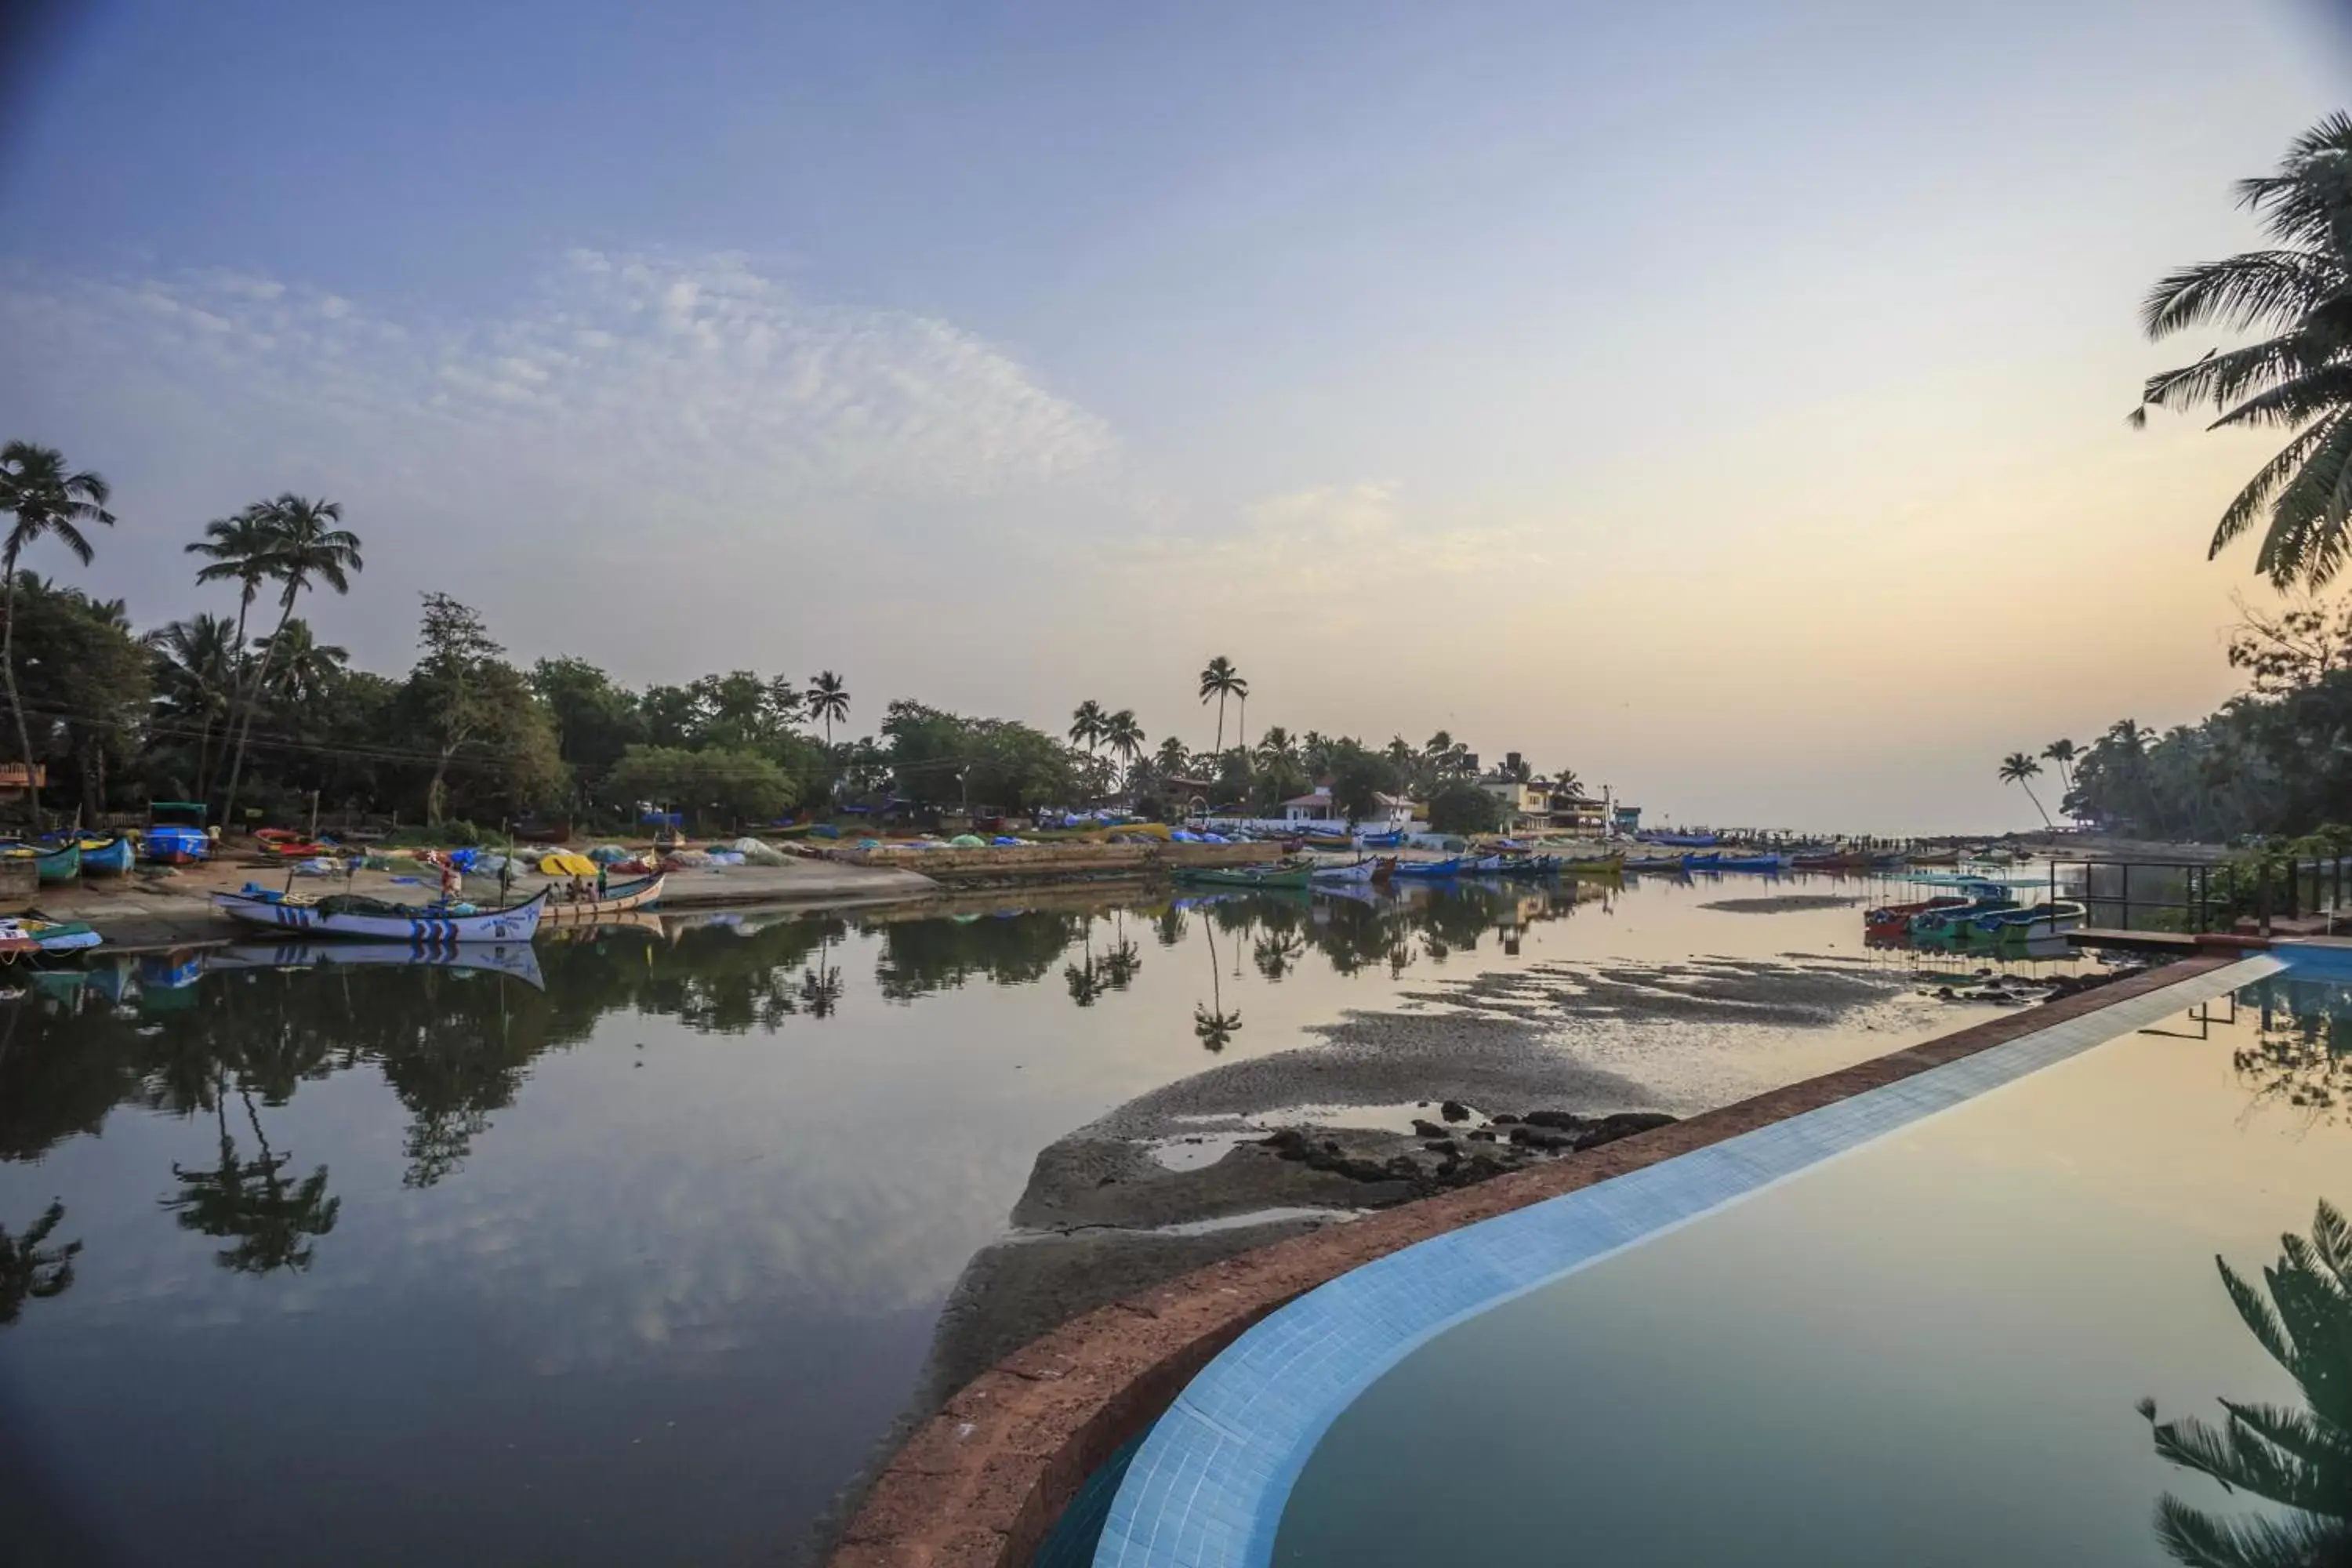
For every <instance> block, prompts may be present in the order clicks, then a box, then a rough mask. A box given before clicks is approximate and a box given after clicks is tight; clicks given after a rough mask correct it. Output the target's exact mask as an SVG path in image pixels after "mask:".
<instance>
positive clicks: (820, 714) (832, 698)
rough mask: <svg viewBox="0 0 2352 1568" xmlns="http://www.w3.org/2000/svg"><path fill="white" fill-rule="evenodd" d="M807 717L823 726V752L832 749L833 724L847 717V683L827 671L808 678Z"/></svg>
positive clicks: (818, 672)
mask: <svg viewBox="0 0 2352 1568" xmlns="http://www.w3.org/2000/svg"><path fill="white" fill-rule="evenodd" d="M808 709H809V717H810V718H812V719H814V720H817V721H820V722H822V723H823V724H824V746H825V750H827V751H831V750H832V749H833V723H834V721H835V720H836V719H846V718H848V717H849V683H848V682H846V681H845V680H843V679H841V677H839V676H838V675H835V673H834V672H833V671H831V670H829V669H821V670H819V671H817V673H816V674H814V675H813V676H811V677H809V689H808Z"/></svg>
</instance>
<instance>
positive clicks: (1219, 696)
mask: <svg viewBox="0 0 2352 1568" xmlns="http://www.w3.org/2000/svg"><path fill="white" fill-rule="evenodd" d="M1248 696H1249V682H1248V681H1246V680H1244V679H1242V672H1241V671H1240V670H1238V669H1235V668H1234V661H1233V660H1232V659H1229V658H1226V657H1225V656H1224V655H1223V654H1219V655H1218V656H1217V657H1216V658H1213V659H1211V660H1210V661H1209V663H1208V668H1205V669H1203V670H1202V671H1201V700H1202V702H1203V703H1206V702H1207V701H1208V700H1209V699H1210V698H1212V697H1213V698H1215V699H1216V700H1217V746H1216V754H1217V755H1219V756H1223V754H1224V751H1225V699H1226V698H1228V697H1241V698H1247V697H1248Z"/></svg>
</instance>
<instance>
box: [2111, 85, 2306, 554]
mask: <svg viewBox="0 0 2352 1568" xmlns="http://www.w3.org/2000/svg"><path fill="white" fill-rule="evenodd" d="M2238 199H2239V203H2240V205H2242V206H2245V207H2248V208H2250V209H2252V211H2253V212H2254V213H2255V214H2256V215H2258V216H2260V217H2261V219H2262V221H2263V227H2264V228H2265V229H2266V230H2267V231H2268V232H2269V236H2270V238H2271V241H2272V244H2271V247H2270V248H2267V249H2263V250H2255V251H2248V252H2246V253H2244V254H2242V255H2238V256H2232V257H2229V258H2225V259H2223V260H2220V261H2210V262H2204V263H2200V265H2197V266H2194V267H2188V268H2181V269H2180V270H2179V271H2176V272H2174V273H2172V274H2170V275H2169V276H2168V277H2167V278H2165V279H2163V280H2162V281H2161V282H2159V283H2158V284H2157V286H2156V288H2155V289H2153V290H2151V291H2150V292H2149V294H2148V297H2147V303H2146V305H2145V307H2144V308H2143V310H2142V314H2141V324H2142V325H2143V326H2144V327H2145V328H2146V329H2147V334H2148V336H2149V337H2151V338H2163V337H2168V336H2170V335H2171V334H2173V333H2175V332H2181V331H2191V330H2194V329H2200V328H2207V327H2212V328H2218V329H2220V330H2221V331H2222V332H2223V333H2225V334H2227V335H2228V336H2230V337H2231V339H2232V340H2233V343H2232V346H2231V347H2228V348H2219V349H2213V350H2209V351H2208V352H2207V353H2205V354H2204V355H2202V356H2201V357H2200V358H2198V359H2196V360H2194V361H2192V362H2190V363H2188V364H2186V365H2182V366H2180V367H2179V368H2177V369H2174V370H2168V371H2161V372H2159V373H2158V374H2155V375H2152V376H2150V377H2149V378H2148V380H2147V385H2146V386H2145V387H2144V388H2143V389H2142V392H2141V395H2140V406H2139V408H2138V409H2137V411H2136V412H2135V413H2134V415H2133V416H2132V418H2133V422H2134V423H2135V424H2144V423H2145V422H2146V420H2147V410H2148V409H2149V408H2150V407H2158V408H2175V409H2187V408H2197V407H2200V406H2201V407H2203V408H2206V409H2209V410H2210V411H2211V412H2212V413H2213V414H2215V415H2217V416H2218V417H2216V418H2214V419H2213V421H2212V423H2211V427H2212V428H2217V429H2219V428H2232V427H2249V428H2260V427H2265V426H2267V427H2271V428H2273V429H2279V430H2286V431H2291V432H2293V434H2292V435H2291V436H2290V437H2289V438H2288V440H2287V443H2286V445H2285V446H2284V447H2281V448H2280V449H2279V450H2278V452H2277V453H2276V455H2275V456H2273V458H2271V459H2270V460H2269V461H2268V462H2266V463H2264V464H2263V466H2262V468H2259V469H2257V470H2256V471H2255V474H2254V477H2253V478H2252V479H2251V480H2249V481H2248V482H2247V484H2246V486H2245V488H2244V489H2241V490H2240V491H2239V492H2238V495H2237V497H2236V499H2235V500H2231V503H2230V504H2229V506H2228V507H2227V508H2225V509H2224V510H2223V511H2222V513H2221V521H2220V522H2219V523H2218V524H2216V525H2215V527H2214V530H2213V541H2212V544H2211V547H2210V553H2211V554H2216V555H2218V554H2219V553H2221V551H2222V550H2223V549H2224V548H2225V547H2226V546H2228V545H2229V544H2230V542H2231V541H2233V540H2235V539H2236V538H2238V537H2239V536H2240V535H2241V534H2243V533H2245V532H2248V531H2251V530H2252V529H2253V528H2255V527H2256V526H2257V525H2260V526H2261V527H2262V529H2263V541H2262V548H2261V551H2260V552H2259V553H2258V554H2257V556H2256V557H2255V565H2256V569H2257V570H2259V571H2260V572H2262V573H2263V574H2264V575H2265V576H2267V577H2269V578H2270V579H2271V581H2272V582H2273V584H2276V585H2277V586H2279V587H2281V588H2285V587H2289V586H2292V585H2293V584H2295V583H2297V582H2303V583H2307V584H2311V585H2313V586H2317V585H2319V584H2324V583H2326V581H2328V579H2330V578H2331V577H2333V576H2334V575H2335V574H2336V572H2337V570H2338V569H2339V568H2341V567H2342V565H2343V564H2344V562H2345V559H2346V554H2347V542H2352V541H2348V540H2347V521H2352V335H2347V332H2346V330H2345V303H2344V301H2345V297H2346V293H2347V289H2352V113H2345V112H2342V111H2338V112H2336V113H2334V114H2330V115H2329V116H2327V118H2326V119H2325V120H2323V121H2320V122H2319V123H2318V124H2317V125H2315V126H2314V127H2312V128H2311V129H2310V130H2309V131H2307V132H2305V133H2304V134H2303V135H2301V136H2299V137H2297V138H2296V139H2295V140H2294V142H2293V143H2292V144H2290V145H2289V147H2288V149H2287V154H2286V157H2285V159H2284V161H2283V162H2282V163H2280V165H2279V169H2278V172H2277V173H2276V174H2271V175H2267V176H2264V177H2263V178H2259V179H2252V180H2246V181H2243V182H2242V183H2241V184H2240V185H2239V187H2238ZM2250 337H2251V338H2253V339H2254V340H2255V341H2252V342H2245V341H2244V340H2245V339H2247V338H2250Z"/></svg>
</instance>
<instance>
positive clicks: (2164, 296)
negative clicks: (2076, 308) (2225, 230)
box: [2140, 250, 2345, 338]
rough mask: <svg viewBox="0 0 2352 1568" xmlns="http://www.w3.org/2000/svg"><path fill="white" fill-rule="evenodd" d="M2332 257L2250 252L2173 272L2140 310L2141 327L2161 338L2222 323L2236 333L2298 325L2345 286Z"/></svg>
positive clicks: (2343, 278) (2288, 251)
mask: <svg viewBox="0 0 2352 1568" xmlns="http://www.w3.org/2000/svg"><path fill="white" fill-rule="evenodd" d="M2344 283H2345V275H2344V270H2343V268H2342V267H2341V266H2339V265H2336V264H2334V261H2333V258H2327V257H2323V256H2315V255H2313V254H2311V253H2310V252H2308V251H2302V250H2249V251H2246V252H2244V253H2242V254H2241V255H2237V256H2231V257H2224V258H2222V259H2221V260H2219V261H2205V262H2200V263H2199V264H2198V265H2196V266H2194V267H2184V268H2180V269H2179V271H2177V272H2171V273H2168V274H2167V275H2166V276H2165V277H2164V278H2163V279H2160V280H2159V281H2158V283H2157V285H2156V287H2155V288H2153V289H2149V290H2148V294H2147V300H2145V301H2144V302H2143V303H2142V304H2141V306H2140V329H2141V331H2145V332H2147V335H2148V336H2149V337H2151V338H2161V337H2165V336H2168V335H2169V334H2171V333H2173V332H2178V331H2186V330H2187V329H2189V328H2190V327H2196V326H2202V325H2204V324H2206V323H2207V322H2209V321H2218V322H2220V323H2221V324H2222V325H2224V326H2226V327H2229V328H2230V329H2231V330H2232V331H2252V330H2253V329H2255V328H2257V327H2263V326H2269V327H2277V328H2284V327H2290V326H2293V325H2294V323H2295V322H2296V321H2298V320H2300V319H2301V318H2302V317H2303V316H2305V314H2307V313H2308V312H2310V311H2312V310H2315V309H2317V308H2318V307H2319V306H2320V305H2322V304H2324V303H2326V301H2327V300H2329V299H2330V298H2331V297H2332V296H2333V295H2334V294H2335V292H2336V290H2337V289H2341V288H2343V286H2344Z"/></svg>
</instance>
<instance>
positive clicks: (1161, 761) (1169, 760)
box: [1151, 735, 1192, 779]
mask: <svg viewBox="0 0 2352 1568" xmlns="http://www.w3.org/2000/svg"><path fill="white" fill-rule="evenodd" d="M1151 765H1152V766H1153V767H1154V768H1156V769H1158V770H1159V772H1160V776H1161V777H1162V778H1171V779H1172V778H1177V777H1180V776H1181V775H1182V774H1183V773H1185V772H1187V771H1188V770H1189V769H1190V768H1191V766H1192V752H1188V751H1186V750H1185V749H1184V742H1181V741H1180V740H1178V739H1177V738H1176V737H1175V736H1173V735H1171V736H1169V737H1168V738H1167V739H1166V740H1164V741H1162V742H1160V749H1159V750H1158V751H1156V752H1152V753H1151Z"/></svg>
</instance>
